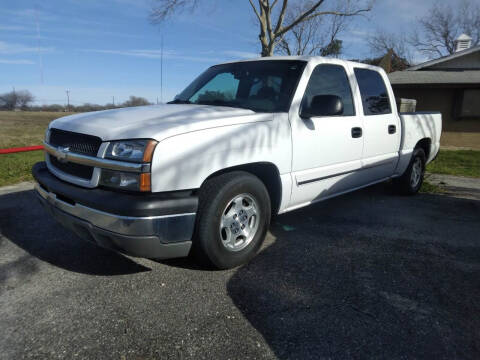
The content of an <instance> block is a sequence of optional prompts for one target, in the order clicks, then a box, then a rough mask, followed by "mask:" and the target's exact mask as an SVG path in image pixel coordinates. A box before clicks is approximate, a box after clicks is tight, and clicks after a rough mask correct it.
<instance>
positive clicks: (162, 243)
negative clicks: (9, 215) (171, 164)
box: [32, 162, 198, 259]
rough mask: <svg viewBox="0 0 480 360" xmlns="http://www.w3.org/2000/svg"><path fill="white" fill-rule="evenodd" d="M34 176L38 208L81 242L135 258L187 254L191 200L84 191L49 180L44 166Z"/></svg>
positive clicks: (183, 196)
mask: <svg viewBox="0 0 480 360" xmlns="http://www.w3.org/2000/svg"><path fill="white" fill-rule="evenodd" d="M32 173H33V176H34V178H35V180H36V184H35V190H36V193H37V195H38V198H39V200H40V202H41V203H42V205H43V206H44V207H45V208H46V209H47V210H48V212H49V213H50V214H51V215H52V216H53V217H54V218H55V219H56V220H57V221H58V222H60V223H61V224H62V225H63V226H65V227H66V228H68V229H70V230H72V231H73V232H75V233H76V234H77V235H79V236H80V237H81V238H83V239H86V240H89V241H93V242H95V243H97V244H98V245H100V246H103V247H106V248H109V249H113V250H117V251H121V252H123V253H126V254H128V255H132V256H138V257H145V258H152V259H167V258H174V257H183V256H187V255H188V254H189V252H190V248H191V245H192V242H191V238H192V234H193V229H194V224H195V214H196V207H197V203H198V199H197V198H196V197H195V196H192V195H191V194H189V193H182V194H178V193H175V194H161V195H155V194H145V195H143V196H142V195H136V194H135V195H132V194H127V193H119V192H114V191H108V190H102V189H82V188H79V187H77V186H74V185H71V184H68V183H66V182H64V181H62V180H59V179H58V178H56V177H55V176H53V175H52V174H51V173H50V172H49V171H48V169H47V168H46V166H45V163H43V162H42V163H37V164H35V166H34V167H33V169H32ZM97 201H98V202H99V203H98V204H95V203H96V202H97ZM92 205H97V206H92Z"/></svg>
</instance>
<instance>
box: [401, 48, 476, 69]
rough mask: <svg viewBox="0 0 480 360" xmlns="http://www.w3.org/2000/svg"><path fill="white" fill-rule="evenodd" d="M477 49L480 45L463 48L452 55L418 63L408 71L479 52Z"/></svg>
mask: <svg viewBox="0 0 480 360" xmlns="http://www.w3.org/2000/svg"><path fill="white" fill-rule="evenodd" d="M477 51H480V45H477V46H472V47H471V48H469V49H466V50H462V51H459V52H456V53H453V54H451V55H447V56H444V57H441V58H439V59H435V60H430V61H427V62H424V63H422V64H419V65H416V66H412V67H410V68H408V69H407V70H406V71H415V70H420V69H424V68H428V67H430V66H433V65H437V64H440V63H443V62H445V61H450V60H452V59H456V58H459V57H462V56H465V55H468V54H472V53H474V52H477Z"/></svg>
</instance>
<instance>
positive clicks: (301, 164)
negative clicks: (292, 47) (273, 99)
mask: <svg viewBox="0 0 480 360" xmlns="http://www.w3.org/2000/svg"><path fill="white" fill-rule="evenodd" d="M323 61H324V63H320V64H318V62H310V63H309V64H308V66H307V68H306V70H305V74H304V78H303V79H302V81H301V82H300V84H299V86H298V89H297V94H296V95H295V98H294V101H293V103H292V108H291V110H290V113H289V117H290V122H291V124H292V150H293V151H292V173H293V174H292V175H293V182H294V184H293V187H292V196H291V201H290V206H289V207H290V208H294V207H299V206H302V205H306V204H308V203H310V202H312V201H316V200H321V199H322V198H326V197H329V196H332V195H334V194H336V193H340V192H343V191H345V190H347V189H351V188H354V187H356V186H358V184H359V179H358V173H357V172H358V171H359V170H360V169H361V166H362V165H361V159H362V149H363V137H362V121H363V117H362V116H357V114H356V113H357V111H356V109H355V102H354V96H353V94H352V88H353V86H354V85H355V84H354V77H353V73H352V69H351V68H349V66H348V64H346V63H342V62H340V63H335V61H334V60H330V61H329V60H327V61H325V60H323ZM355 86H356V85H355ZM318 95H335V96H338V97H340V98H341V100H342V102H343V112H342V113H341V114H340V115H336V116H322V117H312V118H302V117H300V111H301V106H302V104H305V103H308V102H310V101H311V100H312V98H313V97H314V96H318Z"/></svg>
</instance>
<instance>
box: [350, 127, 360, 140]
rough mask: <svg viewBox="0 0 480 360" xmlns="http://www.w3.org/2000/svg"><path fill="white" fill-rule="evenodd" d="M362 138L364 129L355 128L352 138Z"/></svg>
mask: <svg viewBox="0 0 480 360" xmlns="http://www.w3.org/2000/svg"><path fill="white" fill-rule="evenodd" d="M359 137H362V128H360V127H354V128H352V138H359Z"/></svg>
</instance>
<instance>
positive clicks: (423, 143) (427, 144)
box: [415, 137, 432, 160]
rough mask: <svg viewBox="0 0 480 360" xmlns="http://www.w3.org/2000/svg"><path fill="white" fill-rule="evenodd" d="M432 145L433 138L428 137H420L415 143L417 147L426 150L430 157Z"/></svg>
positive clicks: (427, 155) (427, 156) (426, 155)
mask: <svg viewBox="0 0 480 360" xmlns="http://www.w3.org/2000/svg"><path fill="white" fill-rule="evenodd" d="M431 146H432V139H430V138H428V137H426V138H423V139H420V140H419V141H418V142H417V144H416V145H415V149H423V151H424V152H425V157H426V158H427V160H428V158H429V157H430V151H431Z"/></svg>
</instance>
